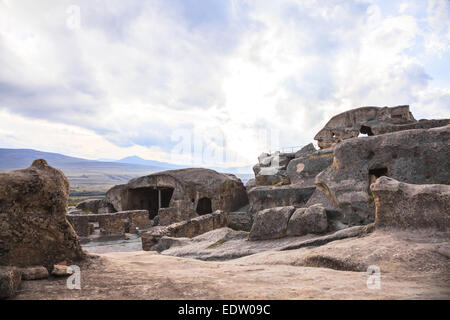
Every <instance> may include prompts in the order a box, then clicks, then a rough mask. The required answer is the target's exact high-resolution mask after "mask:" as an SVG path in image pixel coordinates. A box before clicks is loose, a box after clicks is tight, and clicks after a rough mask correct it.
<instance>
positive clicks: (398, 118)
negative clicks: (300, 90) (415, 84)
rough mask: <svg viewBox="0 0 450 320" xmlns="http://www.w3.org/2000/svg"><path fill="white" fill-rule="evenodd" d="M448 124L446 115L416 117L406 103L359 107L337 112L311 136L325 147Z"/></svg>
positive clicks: (449, 122)
mask: <svg viewBox="0 0 450 320" xmlns="http://www.w3.org/2000/svg"><path fill="white" fill-rule="evenodd" d="M448 124H450V120H449V119H442V120H420V121H416V119H414V117H413V115H412V114H411V112H410V111H409V106H408V105H405V106H397V107H392V108H388V107H383V108H380V107H362V108H357V109H352V110H349V111H346V112H343V113H340V114H338V115H336V116H334V117H333V118H331V119H330V121H328V123H327V124H326V125H325V127H323V128H322V129H321V130H320V131H319V132H318V133H317V134H316V136H315V137H314V139H315V140H317V143H318V145H319V147H320V148H322V149H325V148H329V147H331V146H333V145H335V144H337V143H339V142H341V141H343V140H346V139H350V138H356V137H358V136H359V135H360V134H365V135H368V136H373V135H379V134H384V133H390V132H396V131H402V130H411V129H429V128H434V127H441V126H445V125H448Z"/></svg>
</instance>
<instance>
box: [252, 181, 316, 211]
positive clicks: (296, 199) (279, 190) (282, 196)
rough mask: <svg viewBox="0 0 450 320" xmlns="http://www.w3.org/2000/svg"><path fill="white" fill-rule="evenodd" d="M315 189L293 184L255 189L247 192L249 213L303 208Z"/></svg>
mask: <svg viewBox="0 0 450 320" xmlns="http://www.w3.org/2000/svg"><path fill="white" fill-rule="evenodd" d="M315 189H316V187H314V186H311V187H302V186H298V185H294V184H291V185H287V186H280V187H275V186H273V187H269V186H267V187H255V188H253V189H251V190H250V191H249V192H248V199H249V202H250V209H249V211H250V212H252V213H255V212H257V211H260V210H264V209H268V208H274V207H284V206H295V207H304V206H305V205H306V202H307V201H308V200H309V198H310V197H311V195H312V194H313V192H314V190H315Z"/></svg>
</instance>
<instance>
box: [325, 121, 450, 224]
mask: <svg viewBox="0 0 450 320" xmlns="http://www.w3.org/2000/svg"><path fill="white" fill-rule="evenodd" d="M448 141H450V125H449V126H446V127H440V128H433V129H427V130H425V129H416V130H407V131H400V132H394V133H388V134H383V135H379V136H373V137H366V138H358V139H349V140H345V141H342V142H341V143H339V144H337V145H336V146H335V148H334V162H333V165H332V166H330V167H328V168H327V169H326V170H324V171H322V172H321V173H320V174H319V175H317V177H316V185H317V186H318V187H319V188H320V189H322V191H324V192H325V193H326V194H327V196H328V197H329V198H330V199H332V202H333V203H334V204H336V205H337V206H338V208H339V209H340V210H342V212H343V213H344V218H343V221H344V222H345V223H348V224H353V225H357V224H366V223H370V222H373V221H374V218H375V205H374V202H373V197H372V194H371V191H370V189H369V185H370V184H371V183H373V182H374V181H375V180H376V179H377V178H378V177H380V176H389V177H392V178H394V179H397V180H400V181H403V182H406V183H414V184H450V170H448V168H450V148H449V145H448Z"/></svg>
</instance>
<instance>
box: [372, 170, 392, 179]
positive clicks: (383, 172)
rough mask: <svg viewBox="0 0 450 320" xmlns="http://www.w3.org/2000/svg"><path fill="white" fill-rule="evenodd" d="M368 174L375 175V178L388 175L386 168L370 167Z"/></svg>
mask: <svg viewBox="0 0 450 320" xmlns="http://www.w3.org/2000/svg"><path fill="white" fill-rule="evenodd" d="M369 176H375V177H376V178H377V179H378V178H379V177H382V176H388V169H387V168H377V169H370V170H369Z"/></svg>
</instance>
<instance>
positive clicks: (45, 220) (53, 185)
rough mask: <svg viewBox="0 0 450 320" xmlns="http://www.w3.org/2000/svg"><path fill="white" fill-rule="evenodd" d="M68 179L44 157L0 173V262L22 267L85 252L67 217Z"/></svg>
mask: <svg viewBox="0 0 450 320" xmlns="http://www.w3.org/2000/svg"><path fill="white" fill-rule="evenodd" d="M68 197H69V182H68V181H67V179H66V177H65V176H64V174H63V173H62V172H61V171H59V170H57V169H55V168H52V167H50V166H49V165H48V164H47V162H46V161H45V160H36V161H34V162H33V164H32V165H31V166H30V167H29V168H27V169H23V170H16V171H9V172H5V173H1V174H0V221H1V223H0V264H1V265H13V266H18V267H26V266H35V265H43V266H45V267H46V268H47V269H48V270H51V268H52V267H53V264H54V263H56V262H59V261H64V260H79V259H82V258H83V257H84V253H83V251H82V249H81V247H80V243H79V241H78V237H77V235H76V233H75V231H74V229H73V228H72V226H71V225H70V223H69V222H68V221H67V219H66V210H67V207H68Z"/></svg>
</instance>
